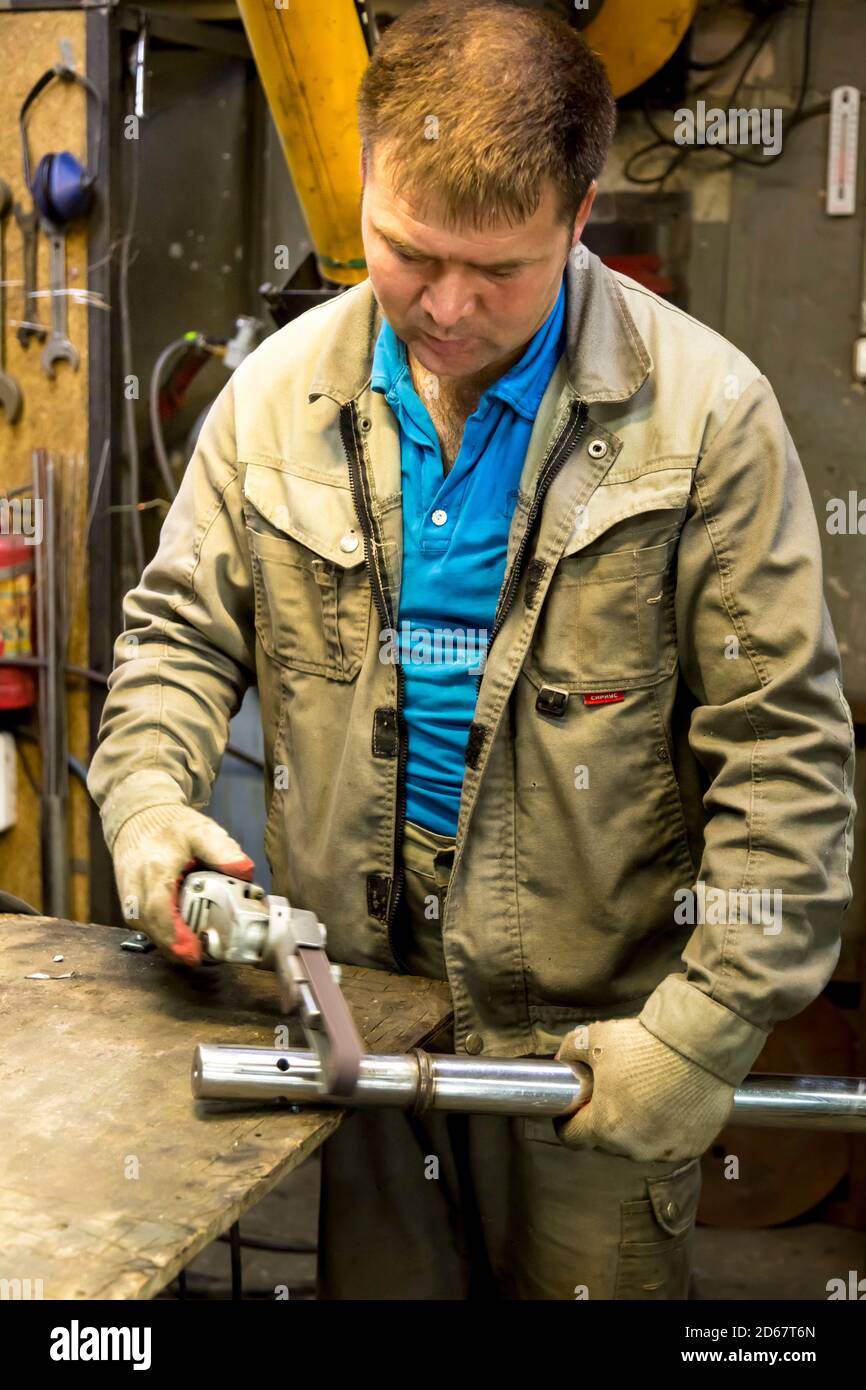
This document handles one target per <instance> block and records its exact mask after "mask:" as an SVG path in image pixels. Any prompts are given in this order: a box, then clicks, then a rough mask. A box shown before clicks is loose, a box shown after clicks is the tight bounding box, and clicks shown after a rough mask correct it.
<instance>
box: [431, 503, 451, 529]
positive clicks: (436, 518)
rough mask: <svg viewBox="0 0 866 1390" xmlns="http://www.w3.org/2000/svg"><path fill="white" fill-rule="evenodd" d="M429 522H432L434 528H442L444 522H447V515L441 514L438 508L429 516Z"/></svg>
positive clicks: (441, 511) (445, 513)
mask: <svg viewBox="0 0 866 1390" xmlns="http://www.w3.org/2000/svg"><path fill="white" fill-rule="evenodd" d="M430 520H431V521H432V522H433V525H434V526H444V525H445V523H446V521H447V520H448V513H447V512H443V510H442V508H441V507H439V508H438V509H437V510H436V511H435V512H434V513H433V515H432V516H431V518H430Z"/></svg>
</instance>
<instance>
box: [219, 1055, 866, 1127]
mask: <svg viewBox="0 0 866 1390" xmlns="http://www.w3.org/2000/svg"><path fill="white" fill-rule="evenodd" d="M192 1093H193V1095H194V1096H195V1097H196V1098H197V1099H200V1100H247V1101H265V1100H277V1099H281V1100H287V1101H290V1102H293V1103H296V1104H314V1105H342V1106H346V1105H348V1106H350V1107H352V1108H353V1109H354V1108H357V1107H359V1106H365V1107H366V1106H387V1107H392V1108H397V1109H410V1108H414V1109H415V1110H416V1111H419V1112H420V1111H423V1110H461V1111H465V1112H468V1113H471V1114H476V1115H478V1114H494V1115H551V1116H553V1115H569V1114H572V1113H573V1112H574V1111H575V1110H577V1109H579V1107H580V1106H581V1105H585V1104H586V1102H587V1101H588V1100H589V1099H590V1097H591V1095H592V1072H591V1071H590V1069H589V1067H586V1066H584V1065H583V1064H582V1063H580V1062H576V1063H567V1062H557V1061H555V1060H553V1059H552V1058H550V1059H548V1058H540V1059H539V1058H524V1057H517V1058H512V1057H496V1058H489V1059H486V1060H484V1061H482V1060H480V1059H478V1058H475V1057H456V1056H450V1055H444V1054H440V1053H429V1052H423V1051H422V1050H421V1049H420V1048H416V1049H415V1050H414V1051H413V1052H410V1053H407V1054H406V1055H405V1056H396V1057H378V1056H373V1055H369V1054H368V1055H366V1056H365V1057H363V1059H362V1061H361V1073H360V1080H359V1082H358V1085H357V1088H356V1090H355V1091H354V1092H353V1094H352V1095H351V1096H349V1097H348V1098H346V1097H340V1096H332V1095H329V1094H328V1093H327V1092H326V1091H325V1089H324V1082H323V1080H322V1067H321V1063H320V1061H319V1059H318V1057H317V1055H316V1054H315V1053H314V1052H309V1051H305V1050H302V1049H298V1050H280V1049H277V1048H269V1047H214V1046H199V1047H197V1048H196V1050H195V1054H194V1058H193V1067H192ZM730 1123H731V1124H738V1125H739V1124H742V1125H769V1126H775V1127H779V1128H786V1129H835V1130H847V1131H850V1132H855V1131H856V1132H861V1133H863V1132H866V1080H863V1079H861V1078H859V1077H850V1076H772V1075H769V1074H767V1075H766V1076H765V1075H761V1074H760V1073H756V1074H755V1075H754V1076H750V1077H747V1078H746V1080H745V1081H744V1082H743V1084H742V1086H740V1087H739V1088H738V1089H737V1090H736V1092H735V1094H734V1108H733V1110H732V1112H731V1117H730Z"/></svg>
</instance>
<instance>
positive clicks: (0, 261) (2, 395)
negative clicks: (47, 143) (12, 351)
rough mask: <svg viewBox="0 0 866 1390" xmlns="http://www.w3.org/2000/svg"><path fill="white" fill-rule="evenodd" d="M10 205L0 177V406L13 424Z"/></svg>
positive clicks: (16, 399)
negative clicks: (8, 252)
mask: <svg viewBox="0 0 866 1390" xmlns="http://www.w3.org/2000/svg"><path fill="white" fill-rule="evenodd" d="M11 207H12V189H11V188H10V187H9V185H8V183H4V181H3V179H0V406H2V408H3V410H5V412H6V419H7V420H8V421H9V423H10V425H14V423H15V421H16V420H17V419H18V416H19V415H20V414H21V387H20V386H19V385H18V382H17V381H16V380H15V378H14V376H10V375H9V373H8V372H7V371H6V256H5V241H6V218H7V217H8V215H9V210H10V208H11Z"/></svg>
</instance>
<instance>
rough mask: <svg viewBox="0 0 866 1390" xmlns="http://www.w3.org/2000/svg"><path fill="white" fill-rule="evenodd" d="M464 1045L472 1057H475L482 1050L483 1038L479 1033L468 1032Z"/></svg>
mask: <svg viewBox="0 0 866 1390" xmlns="http://www.w3.org/2000/svg"><path fill="white" fill-rule="evenodd" d="M464 1047H465V1048H466V1051H467V1052H469V1053H471V1054H472V1056H473V1057H477V1055H478V1053H479V1052H483V1051H484V1039H483V1038H482V1036H481V1034H480V1033H470V1034H469V1036H468V1037H467V1039H466V1042H465V1043H464Z"/></svg>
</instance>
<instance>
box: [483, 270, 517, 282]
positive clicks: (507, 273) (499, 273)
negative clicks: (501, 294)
mask: <svg viewBox="0 0 866 1390" xmlns="http://www.w3.org/2000/svg"><path fill="white" fill-rule="evenodd" d="M514 273H515V272H514V270H488V271H487V274H488V275H492V276H493V278H494V280H508V279H509V278H510V277H511V276H512V275H513V274H514Z"/></svg>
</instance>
